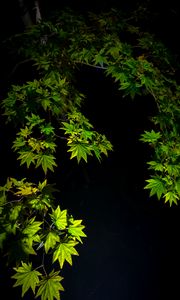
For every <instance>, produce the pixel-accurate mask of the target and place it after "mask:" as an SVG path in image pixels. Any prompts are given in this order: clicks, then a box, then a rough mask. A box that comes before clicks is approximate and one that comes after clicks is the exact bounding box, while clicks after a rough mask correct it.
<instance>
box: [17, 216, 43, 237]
mask: <svg viewBox="0 0 180 300" xmlns="http://www.w3.org/2000/svg"><path fill="white" fill-rule="evenodd" d="M42 223H43V222H39V221H35V217H34V218H32V219H30V220H29V221H28V223H27V225H26V227H25V228H24V229H23V231H22V233H23V234H25V235H29V236H33V235H35V234H36V233H37V232H38V231H39V230H40V229H41V227H40V226H41V224H42Z"/></svg>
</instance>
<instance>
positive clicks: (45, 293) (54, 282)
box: [36, 270, 64, 300]
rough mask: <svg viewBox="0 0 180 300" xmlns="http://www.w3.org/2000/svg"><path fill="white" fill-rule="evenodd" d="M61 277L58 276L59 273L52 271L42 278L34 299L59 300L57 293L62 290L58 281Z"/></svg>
mask: <svg viewBox="0 0 180 300" xmlns="http://www.w3.org/2000/svg"><path fill="white" fill-rule="evenodd" d="M62 279H63V277H61V276H59V272H54V270H53V271H52V272H51V273H50V274H49V275H47V276H44V277H43V278H42V280H41V281H40V282H39V289H38V291H37V294H36V298H38V297H39V296H40V297H41V300H54V298H55V299H57V300H60V293H59V291H64V288H63V286H62V284H61V283H60V281H61V280H62Z"/></svg>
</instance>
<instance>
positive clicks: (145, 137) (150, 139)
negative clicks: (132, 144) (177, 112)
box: [140, 130, 161, 144]
mask: <svg viewBox="0 0 180 300" xmlns="http://www.w3.org/2000/svg"><path fill="white" fill-rule="evenodd" d="M160 138H161V133H160V132H155V131H154V130H151V131H145V133H143V134H141V138H140V141H142V142H147V143H150V144H151V143H152V144H154V143H155V142H157V140H159V139H160Z"/></svg>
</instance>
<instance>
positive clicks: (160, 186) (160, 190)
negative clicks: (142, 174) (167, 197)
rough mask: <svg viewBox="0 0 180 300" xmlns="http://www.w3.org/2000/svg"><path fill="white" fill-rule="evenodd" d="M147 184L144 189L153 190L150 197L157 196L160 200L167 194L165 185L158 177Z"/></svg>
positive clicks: (149, 180)
mask: <svg viewBox="0 0 180 300" xmlns="http://www.w3.org/2000/svg"><path fill="white" fill-rule="evenodd" d="M146 182H148V184H147V185H146V186H145V187H144V188H145V189H151V191H150V196H153V195H155V194H157V197H158V199H160V198H161V196H162V194H164V193H165V192H166V189H165V186H164V183H163V182H162V180H161V179H159V178H158V177H155V178H152V179H148V180H146Z"/></svg>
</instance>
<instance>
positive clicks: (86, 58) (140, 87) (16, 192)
mask: <svg viewBox="0 0 180 300" xmlns="http://www.w3.org/2000/svg"><path fill="white" fill-rule="evenodd" d="M27 45H28V47H27ZM7 46H9V48H10V49H11V52H13V50H12V49H15V51H16V52H15V53H16V55H19V57H20V58H22V57H23V59H24V60H25V61H26V60H28V59H29V60H31V61H32V63H33V66H34V67H35V69H36V76H35V77H36V78H34V79H33V80H31V81H27V82H23V83H22V84H21V85H18V84H12V86H11V88H10V90H9V92H8V93H7V97H6V98H5V99H3V101H2V105H1V108H2V115H3V117H4V118H5V120H6V122H11V124H13V126H14V128H15V129H16V136H15V137H14V141H13V143H12V149H13V151H15V152H16V153H17V160H19V161H20V165H25V166H26V167H27V170H26V173H27V174H28V169H29V168H32V169H33V167H35V168H41V169H42V170H43V173H44V174H43V175H42V176H43V178H42V180H39V183H35V182H34V183H33V182H29V181H28V180H26V178H23V179H15V178H8V179H7V182H6V183H5V185H4V186H1V187H0V196H1V197H0V248H1V249H2V251H4V253H6V256H7V259H8V263H9V264H15V267H14V270H15V274H14V275H13V278H14V279H16V283H15V285H14V286H19V285H20V286H22V296H24V294H25V293H26V292H27V291H28V290H29V289H31V290H32V291H33V293H34V295H35V297H40V298H41V299H42V300H46V299H47V300H53V299H54V298H55V299H60V293H61V291H63V287H62V285H61V280H62V279H63V278H62V277H61V276H60V275H59V269H60V270H61V269H63V267H64V265H65V263H66V262H67V263H69V264H70V265H72V256H77V255H78V252H77V245H78V244H79V243H82V238H84V237H86V234H85V233H84V228H85V227H84V225H82V220H75V219H74V218H73V216H72V215H70V214H69V212H68V211H67V210H66V209H61V208H60V205H59V202H57V199H56V198H55V197H54V196H53V191H54V188H53V186H52V185H51V184H49V183H48V180H47V178H48V174H49V172H53V171H54V168H55V167H58V165H57V162H56V158H57V154H56V153H58V151H56V149H57V148H58V147H59V143H61V144H62V143H63V144H64V143H66V145H67V152H70V159H74V158H76V159H77V162H78V163H81V161H82V160H84V161H85V162H87V161H88V157H89V156H92V155H94V156H95V157H96V158H97V159H98V160H99V161H101V159H102V155H103V154H104V155H105V156H107V155H108V151H111V150H112V145H111V143H110V141H108V139H107V138H106V136H105V135H104V134H101V133H98V132H97V131H95V130H94V128H93V125H92V124H91V123H90V121H89V120H88V119H87V118H86V117H85V116H84V114H83V113H82V105H83V101H84V99H85V96H84V95H82V93H80V92H79V91H78V90H77V88H76V74H77V70H78V69H80V68H81V65H83V64H85V65H86V66H89V67H94V68H98V69H102V70H103V71H104V72H105V74H106V75H107V76H111V77H112V78H113V79H114V81H115V82H116V84H117V85H118V87H119V90H120V91H121V93H123V95H124V96H130V97H131V98H134V97H136V95H142V96H146V95H148V94H150V95H151V96H152V97H153V98H154V100H155V102H156V105H157V111H158V112H157V115H156V116H154V117H153V118H152V124H153V129H152V130H145V132H144V133H143V134H142V135H141V138H140V140H141V141H142V142H145V143H148V144H149V145H150V146H151V148H152V150H153V151H154V152H153V158H152V160H151V161H150V162H148V165H149V169H150V171H151V172H152V173H151V175H150V179H147V185H146V186H145V189H150V195H151V196H152V195H157V197H158V199H161V198H164V201H165V202H169V204H170V205H172V204H173V203H175V204H177V203H178V201H179V199H180V167H179V160H180V136H179V129H180V127H179V124H180V122H179V121H180V120H179V119H180V118H179V116H180V114H179V112H180V106H179V104H180V100H179V96H180V87H179V85H178V82H177V81H176V80H175V78H176V67H175V64H174V61H173V57H172V55H171V54H170V53H169V51H168V50H167V49H166V47H165V46H164V45H163V44H162V43H161V42H159V41H157V40H156V38H155V37H154V36H153V35H151V34H149V33H147V32H143V31H141V30H140V27H139V24H138V20H137V16H136V14H135V15H134V18H133V16H132V17H131V18H130V19H129V20H128V18H126V17H125V16H123V14H121V13H120V12H119V11H116V10H114V9H112V10H111V11H109V12H108V13H101V14H98V15H96V14H94V13H88V14H87V15H84V16H81V15H80V14H77V13H74V12H72V11H69V10H65V11H62V12H60V13H59V12H58V14H57V15H55V16H54V17H52V18H51V19H48V20H44V21H43V22H41V23H39V24H37V25H34V26H32V27H31V28H29V29H28V30H26V31H25V32H24V33H22V34H19V35H16V36H14V37H12V38H11V39H9V40H8V41H7ZM17 67H18V65H17ZM145 101H146V100H145ZM27 176H28V175H27ZM54 192H56V191H54ZM57 203H58V204H57ZM35 257H38V258H39V259H35ZM49 257H50V259H51V261H52V268H51V267H49V265H48V261H49ZM13 266H14V265H13Z"/></svg>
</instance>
